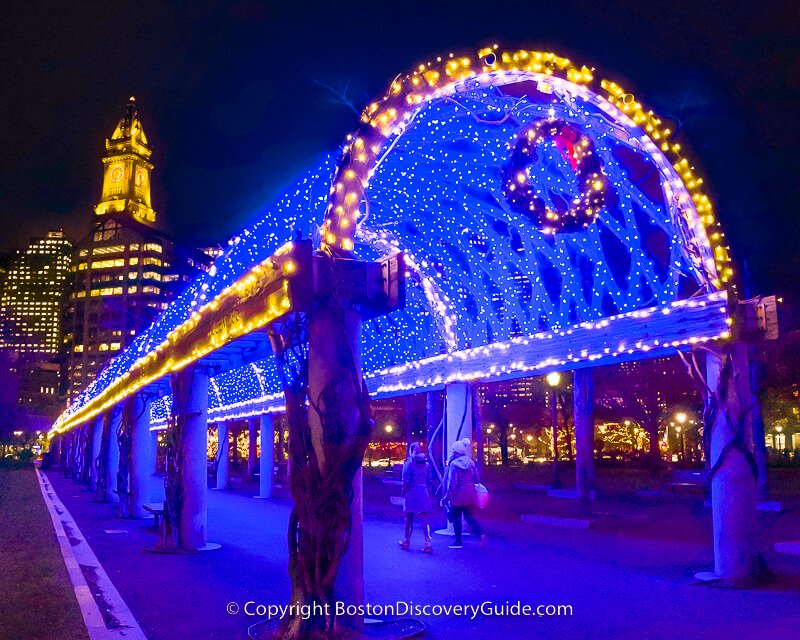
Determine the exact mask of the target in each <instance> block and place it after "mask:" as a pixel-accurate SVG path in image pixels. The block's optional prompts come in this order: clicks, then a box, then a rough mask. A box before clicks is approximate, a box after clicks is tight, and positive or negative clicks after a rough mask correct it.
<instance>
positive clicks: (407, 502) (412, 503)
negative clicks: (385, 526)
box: [400, 442, 433, 553]
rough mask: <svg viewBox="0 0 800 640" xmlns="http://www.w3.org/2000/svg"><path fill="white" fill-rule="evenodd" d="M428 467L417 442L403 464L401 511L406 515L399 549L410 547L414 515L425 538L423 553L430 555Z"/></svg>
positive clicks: (410, 447)
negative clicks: (417, 517) (420, 524)
mask: <svg viewBox="0 0 800 640" xmlns="http://www.w3.org/2000/svg"><path fill="white" fill-rule="evenodd" d="M428 479H429V465H428V459H427V457H426V456H425V454H424V453H423V452H422V446H421V445H420V443H419V442H414V443H412V444H411V445H410V446H409V447H408V457H407V458H406V460H405V462H404V463H403V511H405V514H406V521H405V532H404V536H403V539H402V540H400V548H401V549H408V548H409V547H410V546H411V533H412V531H413V530H414V515H417V516H419V520H420V521H421V523H422V532H423V534H424V536H425V545H424V546H423V547H422V552H423V553H431V552H432V551H433V547H432V546H431V527H430V525H429V524H428V513H429V512H430V510H431V496H430V492H429V491H428Z"/></svg>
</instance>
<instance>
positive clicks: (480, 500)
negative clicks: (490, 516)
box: [475, 482, 489, 509]
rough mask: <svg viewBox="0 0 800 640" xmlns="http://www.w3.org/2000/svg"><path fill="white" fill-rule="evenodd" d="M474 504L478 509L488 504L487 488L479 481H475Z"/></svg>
mask: <svg viewBox="0 0 800 640" xmlns="http://www.w3.org/2000/svg"><path fill="white" fill-rule="evenodd" d="M475 504H476V505H477V507H478V509H485V508H486V505H487V504H489V490H488V489H487V488H486V486H485V485H483V484H481V483H480V482H476V483H475Z"/></svg>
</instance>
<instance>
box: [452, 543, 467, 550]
mask: <svg viewBox="0 0 800 640" xmlns="http://www.w3.org/2000/svg"><path fill="white" fill-rule="evenodd" d="M449 548H450V549H463V548H464V545H463V544H461V543H460V542H454V543H453V544H451V545H450V546H449Z"/></svg>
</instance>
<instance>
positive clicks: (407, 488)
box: [403, 450, 431, 513]
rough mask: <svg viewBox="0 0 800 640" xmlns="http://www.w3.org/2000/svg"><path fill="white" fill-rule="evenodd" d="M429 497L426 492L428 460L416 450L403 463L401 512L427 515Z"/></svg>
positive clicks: (429, 505) (429, 502)
mask: <svg viewBox="0 0 800 640" xmlns="http://www.w3.org/2000/svg"><path fill="white" fill-rule="evenodd" d="M430 510H431V497H430V493H429V492H428V459H427V458H426V457H425V454H424V453H421V452H419V451H418V450H417V452H416V453H413V452H412V454H411V456H410V457H408V458H406V460H405V462H404V463H403V511H406V512H407V513H428V512H429V511H430Z"/></svg>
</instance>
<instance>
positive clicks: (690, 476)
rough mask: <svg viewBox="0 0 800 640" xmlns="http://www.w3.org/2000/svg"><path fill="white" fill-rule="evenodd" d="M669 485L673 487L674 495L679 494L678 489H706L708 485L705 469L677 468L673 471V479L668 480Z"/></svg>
mask: <svg viewBox="0 0 800 640" xmlns="http://www.w3.org/2000/svg"><path fill="white" fill-rule="evenodd" d="M667 486H668V487H669V488H671V489H672V493H673V495H677V491H678V489H687V490H693V489H700V490H702V491H705V490H706V488H707V486H708V482H707V477H706V472H705V470H704V469H701V470H691V469H690V470H686V469H675V470H674V471H673V472H672V479H671V480H670V481H669V482H667Z"/></svg>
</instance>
